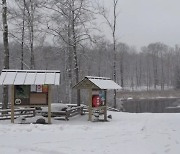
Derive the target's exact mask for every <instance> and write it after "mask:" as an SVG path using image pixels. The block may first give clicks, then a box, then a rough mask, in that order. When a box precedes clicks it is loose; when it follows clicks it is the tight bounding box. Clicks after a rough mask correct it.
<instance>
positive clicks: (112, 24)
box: [98, 0, 119, 108]
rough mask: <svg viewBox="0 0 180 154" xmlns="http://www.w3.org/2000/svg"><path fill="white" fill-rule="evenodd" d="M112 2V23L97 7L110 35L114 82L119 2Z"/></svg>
mask: <svg viewBox="0 0 180 154" xmlns="http://www.w3.org/2000/svg"><path fill="white" fill-rule="evenodd" d="M112 1H113V21H112V22H111V20H110V18H108V14H107V10H106V9H105V7H104V6H100V5H99V6H98V7H99V10H100V14H101V15H102V16H103V17H104V19H105V21H106V23H107V25H108V26H109V28H110V30H111V34H112V40H113V55H114V58H113V80H114V81H115V82H116V80H117V77H116V73H117V72H116V69H117V68H116V45H117V39H116V27H117V5H118V1H119V0H112ZM114 108H116V90H114Z"/></svg>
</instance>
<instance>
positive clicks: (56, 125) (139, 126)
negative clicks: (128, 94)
mask: <svg viewBox="0 0 180 154" xmlns="http://www.w3.org/2000/svg"><path fill="white" fill-rule="evenodd" d="M108 114H111V115H112V117H113V119H112V120H110V122H89V121H87V115H85V116H77V117H73V118H70V120H69V121H63V120H53V124H51V125H37V124H11V123H10V121H0V154H166V153H167V154H168V153H169V154H179V153H180V114H172V113H171V114H164V113H161V114H155V113H138V114H135V113H117V112H108Z"/></svg>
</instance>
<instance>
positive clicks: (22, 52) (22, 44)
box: [21, 0, 26, 70]
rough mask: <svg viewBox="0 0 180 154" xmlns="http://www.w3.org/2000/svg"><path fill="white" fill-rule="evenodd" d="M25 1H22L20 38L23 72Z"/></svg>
mask: <svg viewBox="0 0 180 154" xmlns="http://www.w3.org/2000/svg"><path fill="white" fill-rule="evenodd" d="M25 3H26V2H25V0H23V4H24V8H23V23H22V38H21V69H22V70H23V61H24V24H25Z"/></svg>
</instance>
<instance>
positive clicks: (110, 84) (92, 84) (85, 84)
mask: <svg viewBox="0 0 180 154" xmlns="http://www.w3.org/2000/svg"><path fill="white" fill-rule="evenodd" d="M73 88H75V89H87V90H88V93H89V100H88V106H89V107H88V110H89V118H88V120H89V121H92V114H93V112H94V111H95V110H96V111H97V110H98V111H100V110H103V114H104V121H107V90H110V89H121V87H120V86H119V85H118V84H116V83H115V82H114V81H112V80H111V79H110V78H105V77H94V76H86V77H85V78H84V79H83V80H82V81H80V82H79V83H78V84H76V85H75V86H74V87H73ZM94 90H96V91H100V90H104V92H105V101H104V104H103V105H101V106H98V107H93V105H92V96H93V91H94Z"/></svg>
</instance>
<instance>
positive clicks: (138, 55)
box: [0, 0, 180, 103]
mask: <svg viewBox="0 0 180 154" xmlns="http://www.w3.org/2000/svg"><path fill="white" fill-rule="evenodd" d="M2 2H3V3H2V6H1V12H2V19H1V31H2V32H3V36H5V35H4V33H5V32H7V33H8V37H7V38H8V44H5V42H6V41H7V40H4V43H3V42H2V43H1V44H0V71H1V70H2V69H3V68H6V69H44V70H46V69H47V70H48V69H52V70H56V69H57V70H60V71H61V86H60V87H56V89H57V90H56V92H57V93H55V95H56V98H55V99H56V101H57V100H58V101H62V102H65V103H67V102H69V103H72V100H74V97H78V95H75V94H74V92H73V91H72V87H73V86H74V85H75V84H76V83H78V82H79V81H80V80H81V79H82V78H83V77H84V76H88V75H89V76H103V77H110V78H111V79H113V80H114V81H116V82H117V83H118V84H119V85H121V87H122V89H123V90H132V91H133V90H134V91H135V90H147V91H149V90H154V89H158V90H166V89H172V88H174V89H179V88H180V47H179V46H178V45H176V46H174V47H171V46H168V45H166V44H164V43H163V42H161V40H160V41H159V42H152V43H150V44H147V45H146V46H142V47H141V48H136V47H135V46H130V45H128V44H127V43H125V42H121V40H120V39H118V38H119V37H118V35H117V31H116V30H117V28H119V27H118V26H119V25H117V20H118V13H117V12H118V10H117V5H120V4H119V1H118V0H112V6H113V9H112V10H108V8H106V7H105V6H103V4H101V3H99V2H98V0H96V2H91V1H90V0H61V1H59V0H46V1H44V0H11V1H8V0H7V4H6V0H2ZM4 2H5V3H4ZM6 9H7V10H6ZM110 11H112V12H110ZM5 16H6V17H7V19H6V22H4V21H5V20H4V19H5V18H4V17H5ZM100 17H101V18H102V19H103V21H102V22H103V24H105V25H106V26H107V27H108V28H109V30H110V33H111V37H110V38H107V37H106V35H105V33H106V32H105V31H103V29H102V28H101V24H98V22H99V21H98V19H99V18H100ZM6 28H7V29H8V31H7V30H6ZM5 45H6V46H5ZM7 45H8V46H7ZM1 91H2V89H1ZM1 93H2V92H1ZM0 96H1V95H0ZM0 99H2V98H0Z"/></svg>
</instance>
